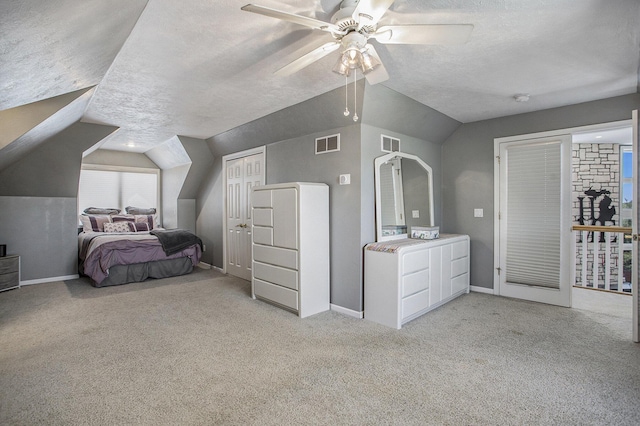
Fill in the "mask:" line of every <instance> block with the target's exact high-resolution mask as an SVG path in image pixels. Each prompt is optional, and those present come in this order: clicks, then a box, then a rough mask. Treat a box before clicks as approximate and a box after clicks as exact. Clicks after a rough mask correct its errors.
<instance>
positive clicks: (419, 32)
mask: <svg viewBox="0 0 640 426" xmlns="http://www.w3.org/2000/svg"><path fill="white" fill-rule="evenodd" d="M471 31H473V25H471V24H460V25H430V24H423V25H421V24H415V25H385V26H382V27H380V28H378V30H377V31H376V32H375V33H374V34H373V35H372V36H371V37H372V38H375V39H376V40H377V41H378V42H379V43H382V44H463V43H466V42H467V41H468V40H469V37H471Z"/></svg>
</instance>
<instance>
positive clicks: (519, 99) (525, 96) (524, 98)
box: [513, 93, 529, 102]
mask: <svg viewBox="0 0 640 426" xmlns="http://www.w3.org/2000/svg"><path fill="white" fill-rule="evenodd" d="M513 99H515V100H516V102H527V101H528V100H529V95H528V94H526V93H522V94H519V95H515V96H514V97H513Z"/></svg>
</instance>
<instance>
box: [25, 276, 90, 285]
mask: <svg viewBox="0 0 640 426" xmlns="http://www.w3.org/2000/svg"><path fill="white" fill-rule="evenodd" d="M78 278H80V275H78V274H76V275H65V276H63V277H49V278H39V279H37V280H26V281H20V286H23V285H33V284H43V283H51V282H54V281H65V280H77V279H78Z"/></svg>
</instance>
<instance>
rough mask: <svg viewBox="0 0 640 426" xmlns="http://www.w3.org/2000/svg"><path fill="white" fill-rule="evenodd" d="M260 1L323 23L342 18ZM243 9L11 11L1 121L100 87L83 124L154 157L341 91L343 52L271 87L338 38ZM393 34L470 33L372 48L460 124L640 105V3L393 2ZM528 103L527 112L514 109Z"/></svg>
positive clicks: (312, 5) (219, 2)
mask: <svg viewBox="0 0 640 426" xmlns="http://www.w3.org/2000/svg"><path fill="white" fill-rule="evenodd" d="M252 1H254V2H255V3H257V4H260V5H264V6H270V7H274V8H278V9H281V10H285V11H289V12H293V13H299V14H303V15H307V16H312V17H315V18H318V19H321V20H329V19H330V17H331V15H332V14H333V13H334V12H335V11H336V10H337V8H338V5H339V0H282V1H280V2H274V1H272V0H264V1H263V0H252ZM247 2H248V0H183V1H180V2H177V1H175V0H149V1H148V2H146V3H147V4H146V7H144V4H145V2H144V1H125V0H121V1H117V2H116V1H110V2H101V1H97V0H95V1H80V0H75V1H74V0H61V1H60V0H59V1H51V0H50V1H46V2H45V1H38V0H30V1H21V2H2V5H0V13H2V15H1V17H0V36H2V39H1V40H2V41H0V54H1V57H0V65H1V66H2V68H1V69H0V88H1V89H2V90H1V92H2V93H0V109H6V108H11V107H15V106H18V105H23V104H26V103H31V102H34V101H37V100H41V99H43V98H45V97H50V96H55V95H59V94H61V93H64V92H69V91H72V90H75V89H78V88H80V87H87V86H89V85H92V84H97V83H99V84H98V87H97V89H96V91H95V94H94V96H93V97H92V99H91V101H90V103H89V106H88V108H87V110H86V112H85V114H84V117H83V121H86V122H93V123H101V124H109V125H114V126H118V127H120V130H119V131H118V132H115V133H114V134H113V135H112V136H111V137H110V138H108V139H107V140H106V142H105V144H104V145H103V148H110V149H123V150H130V151H138V152H145V151H147V150H149V149H151V148H153V147H154V146H157V145H158V144H161V143H164V142H165V141H168V140H169V139H171V138H173V137H174V136H175V135H185V136H190V137H195V138H208V137H211V136H214V135H216V134H219V133H222V132H224V131H226V130H229V129H231V128H234V127H236V126H238V125H241V124H244V123H247V122H249V121H251V120H254V119H257V118H259V117H262V116H265V115H267V114H270V113H272V112H275V111H278V110H281V109H283V108H285V107H287V106H290V105H293V104H296V103H299V102H302V101H305V100H307V99H311V98H313V97H315V96H317V95H320V94H322V93H325V92H327V91H329V90H332V89H335V88H337V87H339V86H341V85H343V84H344V80H343V78H342V77H340V76H338V75H336V74H334V73H332V72H331V68H332V66H333V63H334V62H335V61H336V55H337V52H336V53H334V54H332V55H329V56H327V57H325V58H324V59H322V60H320V61H318V62H317V63H314V64H312V65H310V66H309V67H307V68H305V69H303V70H302V71H299V72H298V73H296V74H293V75H291V76H288V77H280V76H274V75H273V72H274V71H275V70H277V69H278V68H280V67H282V66H283V65H285V64H287V63H289V62H290V61H292V60H294V59H296V58H297V57H299V56H300V55H302V54H303V53H306V52H308V51H310V50H312V49H313V48H315V47H317V46H320V45H321V44H323V43H325V42H327V41H330V40H331V36H330V35H328V34H326V33H323V32H320V31H312V30H308V29H305V28H304V27H301V26H299V25H296V24H293V23H288V22H283V21H279V20H276V19H273V18H269V17H265V16H261V15H256V14H252V13H248V12H243V11H241V10H240V7H241V6H243V5H244V4H246V3H247ZM143 7H144V10H143V11H142V13H141V14H140V10H142V8H143ZM138 16H139V18H138V19H137V22H136V21H135V18H137V17H138ZM397 22H403V23H443V24H447V23H467V24H473V25H474V26H475V28H474V30H473V33H472V35H471V39H470V41H469V42H468V43H467V44H464V45H458V46H405V45H385V46H383V45H379V44H376V49H377V50H378V53H379V54H380V57H381V59H382V60H383V62H384V64H385V66H386V68H387V71H388V73H389V75H390V79H389V80H388V81H386V82H384V83H382V84H384V85H386V86H387V87H389V88H390V89H393V90H394V91H397V92H399V93H402V94H404V95H406V96H409V97H411V98H413V99H415V100H417V101H419V102H421V103H423V104H425V105H427V106H429V107H432V108H434V109H436V110H438V111H440V112H442V113H444V114H446V115H448V116H450V117H452V118H454V119H456V120H459V121H462V122H470V121H476V120H481V119H486V118H494V117H499V116H505V115H512V114H518V113H523V112H529V111H534V110H540V109H546V108H551V107H556V106H562V105H568V104H574V103H579V102H585V101H590V100H595V99H602V98H607V97H612V96H617V95H623V94H628V93H635V92H636V91H637V86H638V65H639V59H640V49H639V44H640V2H639V1H637V0H616V1H610V0H581V1H575V0H528V1H521V0H512V1H509V0H457V1H455V0H431V1H425V0H396V2H395V3H394V4H393V5H392V6H391V9H390V11H389V12H388V13H387V15H385V17H383V19H382V20H381V24H383V23H397ZM134 24H135V25H134ZM132 25H133V29H131V27H132ZM123 34H124V35H125V39H126V41H124V44H123V43H122V40H121V39H122V38H123ZM373 43H376V42H373ZM120 46H121V48H120ZM117 49H120V50H119V51H117ZM116 53H117V55H116ZM113 58H115V59H113ZM111 61H112V62H111ZM109 65H110V66H109ZM107 68H108V71H107ZM30 82H31V83H32V84H28V83H30ZM520 93H526V94H529V95H530V96H531V98H530V100H529V102H526V103H517V102H515V101H514V98H513V97H514V95H517V94H520ZM341 111H342V110H341V108H340V106H336V113H338V114H341ZM131 145H133V146H131Z"/></svg>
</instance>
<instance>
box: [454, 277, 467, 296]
mask: <svg viewBox="0 0 640 426" xmlns="http://www.w3.org/2000/svg"><path fill="white" fill-rule="evenodd" d="M468 288H469V274H462V275H458V276H457V277H455V278H453V279H452V280H451V294H453V293H456V292H458V291H460V290H467V289H468Z"/></svg>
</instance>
